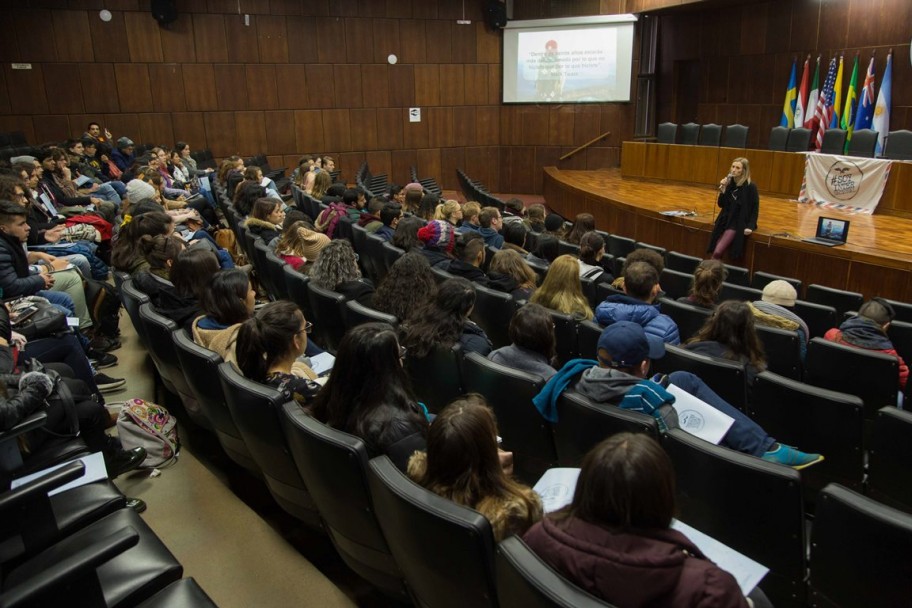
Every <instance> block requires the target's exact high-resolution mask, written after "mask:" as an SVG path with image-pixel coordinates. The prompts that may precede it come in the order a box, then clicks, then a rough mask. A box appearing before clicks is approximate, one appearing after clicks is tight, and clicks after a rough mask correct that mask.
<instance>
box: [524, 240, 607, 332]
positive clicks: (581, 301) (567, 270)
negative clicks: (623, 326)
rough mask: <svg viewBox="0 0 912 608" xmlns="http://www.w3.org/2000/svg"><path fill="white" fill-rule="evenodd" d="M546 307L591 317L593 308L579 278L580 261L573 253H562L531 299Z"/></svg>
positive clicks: (584, 317) (581, 316) (582, 316)
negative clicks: (584, 293)
mask: <svg viewBox="0 0 912 608" xmlns="http://www.w3.org/2000/svg"><path fill="white" fill-rule="evenodd" d="M529 301H530V302H532V303H533V304H541V305H542V306H544V307H545V308H550V309H551V310H556V311H557V312H559V313H563V314H565V315H572V316H574V317H577V318H580V319H586V320H588V319H591V318H592V308H591V307H590V306H589V300H587V299H586V297H585V296H584V295H583V287H582V284H581V283H580V278H579V261H578V260H577V259H576V258H575V257H573V256H572V255H562V256H560V257H558V258H557V259H556V260H554V263H553V264H551V267H550V268H549V269H548V274H546V275H545V280H544V281H542V284H541V287H539V288H538V289H536V290H535V293H534V294H532V298H531V299H530V300H529Z"/></svg>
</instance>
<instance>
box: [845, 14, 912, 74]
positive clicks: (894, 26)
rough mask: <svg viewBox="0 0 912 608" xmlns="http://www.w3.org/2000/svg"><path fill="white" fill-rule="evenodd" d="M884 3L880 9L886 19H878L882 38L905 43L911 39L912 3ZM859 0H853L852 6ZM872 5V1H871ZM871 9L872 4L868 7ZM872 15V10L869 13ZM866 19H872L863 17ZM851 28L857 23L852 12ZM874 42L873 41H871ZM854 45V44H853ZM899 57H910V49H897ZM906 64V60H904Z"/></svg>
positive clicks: (850, 18)
mask: <svg viewBox="0 0 912 608" xmlns="http://www.w3.org/2000/svg"><path fill="white" fill-rule="evenodd" d="M882 2H883V5H882V8H881V9H880V14H881V15H884V16H886V17H887V18H886V19H878V23H877V26H878V27H879V28H880V32H881V37H882V38H881V40H890V41H899V42H902V43H905V42H906V41H907V40H909V24H910V23H912V4H909V3H908V2H905V1H904V0H882ZM856 3H857V0H853V1H852V2H851V4H850V6H851V7H852V8H854V7H855V5H856ZM869 5H870V3H869ZM867 8H868V11H870V6H868V7H867ZM867 14H868V15H870V12H868V13H867ZM862 20H865V21H868V20H871V19H864V18H863V19H862ZM848 23H849V28H850V30H849V31H851V28H852V27H854V26H855V23H853V21H852V14H851V13H850V15H849V19H848ZM869 44H873V43H869ZM853 46H854V45H853ZM895 50H896V52H897V56H898V57H908V56H909V53H908V49H906V51H905V52H903V51H900V50H899V49H895ZM902 63H903V64H905V65H908V64H906V63H905V62H902Z"/></svg>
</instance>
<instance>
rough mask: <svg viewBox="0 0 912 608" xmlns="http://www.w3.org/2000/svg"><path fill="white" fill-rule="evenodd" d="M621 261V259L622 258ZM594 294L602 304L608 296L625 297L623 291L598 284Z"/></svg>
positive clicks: (605, 284)
mask: <svg viewBox="0 0 912 608" xmlns="http://www.w3.org/2000/svg"><path fill="white" fill-rule="evenodd" d="M622 259H623V258H622ZM595 293H596V296H597V297H598V299H599V301H601V302H604V301H605V299H606V298H608V297H610V296H623V295H626V294H625V293H624V292H623V290H621V289H615V288H614V287H612V286H611V285H610V284H608V283H599V284H597V285H596V286H595Z"/></svg>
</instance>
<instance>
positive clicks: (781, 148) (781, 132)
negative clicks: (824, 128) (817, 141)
mask: <svg viewBox="0 0 912 608" xmlns="http://www.w3.org/2000/svg"><path fill="white" fill-rule="evenodd" d="M789 131H790V129H789V128H788V127H773V129H772V131H770V138H769V149H770V150H772V151H774V152H785V147H786V143H787V142H788V136H789ZM808 141H810V136H808ZM805 149H807V146H805Z"/></svg>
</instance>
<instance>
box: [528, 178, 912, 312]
mask: <svg viewBox="0 0 912 608" xmlns="http://www.w3.org/2000/svg"><path fill="white" fill-rule="evenodd" d="M544 173H545V175H544V195H545V200H546V201H547V204H548V206H549V207H550V208H551V209H553V210H554V211H556V212H557V213H560V214H561V215H563V216H564V217H566V218H567V219H570V220H572V219H573V217H575V216H576V214H577V213H583V212H586V213H592V214H593V215H594V216H595V217H596V225H597V226H598V228H599V229H601V230H606V231H608V232H611V233H615V232H616V233H618V234H621V235H623V236H629V237H632V238H635V239H637V240H639V241H643V242H647V243H651V244H654V245H659V246H662V247H665V248H667V249H670V250H674V251H679V252H681V253H686V254H688V255H696V256H701V257H705V250H706V246H707V244H708V241H709V233H710V231H711V229H712V224H713V221H714V217H715V213H716V212H717V210H718V208H717V207H716V197H717V190H715V189H714V188H712V187H708V186H699V185H693V184H682V183H677V182H663V181H659V180H649V179H640V178H625V177H623V176H622V175H621V170H620V169H605V170H598V171H563V170H560V169H557V168H556V167H545V168H544ZM721 177H724V176H720V179H721ZM795 196H796V197H797V192H796V193H795ZM910 196H912V193H910ZM678 209H681V210H686V211H695V212H696V216H693V217H686V218H670V217H666V216H663V215H661V212H662V211H671V210H678ZM822 215H823V216H827V217H838V218H841V219H848V220H850V221H851V227H850V230H849V237H848V243H847V244H846V245H844V246H841V247H824V246H821V245H814V244H812V243H805V242H803V241H801V239H802V238H807V237H812V236H814V232H815V231H816V227H817V218H818V217H820V216H822ZM731 263H738V264H739V265H743V266H747V267H749V268H751V270H752V271H754V270H762V271H765V272H773V273H775V274H781V275H784V276H790V277H795V278H799V279H802V280H803V281H804V282H805V284H809V283H818V284H823V285H828V286H831V287H836V288H839V289H849V290H852V291H860V292H862V293H864V294H865V295H866V296H868V297H871V296H874V295H880V296H884V297H891V298H896V299H901V300H905V301H912V285H910V280H909V279H910V278H912V220H907V219H903V218H899V217H896V216H887V215H877V214H876V213H875V214H874V215H866V214H859V213H847V212H845V211H840V210H837V209H830V208H826V207H818V206H816V205H808V204H802V203H799V202H797V200H795V199H789V198H785V197H781V196H774V195H769V194H764V193H763V192H761V193H760V216H759V219H758V228H757V230H756V231H755V232H754V234H753V235H752V236H751V237H750V238H749V239H748V242H747V251H746V253H745V257H744V259H742V260H740V262H737V261H732V262H731ZM872 272H873V273H876V275H874V276H872V275H871V273H872Z"/></svg>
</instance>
